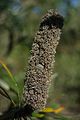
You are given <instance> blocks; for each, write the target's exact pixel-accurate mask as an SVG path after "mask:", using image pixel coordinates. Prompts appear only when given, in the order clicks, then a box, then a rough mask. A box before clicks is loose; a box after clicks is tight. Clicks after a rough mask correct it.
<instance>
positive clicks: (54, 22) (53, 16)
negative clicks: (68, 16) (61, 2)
mask: <svg viewBox="0 0 80 120" xmlns="http://www.w3.org/2000/svg"><path fill="white" fill-rule="evenodd" d="M63 22H64V18H63V16H61V15H59V14H58V13H57V12H55V11H54V10H49V11H48V12H47V14H46V15H45V16H44V17H43V18H42V21H41V24H40V29H42V28H43V26H48V28H49V29H51V28H52V27H53V26H54V27H56V28H60V29H61V28H62V27H63Z"/></svg>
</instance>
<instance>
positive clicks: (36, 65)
mask: <svg viewBox="0 0 80 120" xmlns="http://www.w3.org/2000/svg"><path fill="white" fill-rule="evenodd" d="M63 21H64V20H63V17H62V16H61V15H59V14H58V13H57V12H55V11H54V10H49V11H48V12H47V14H46V15H45V16H44V17H43V18H42V21H41V23H40V26H39V30H38V32H37V33H36V35H35V38H34V42H33V45H32V51H31V57H30V60H29V66H28V72H27V74H26V76H25V84H24V94H23V96H24V102H25V104H26V105H27V104H28V105H30V106H31V107H32V108H33V109H34V110H41V109H43V108H45V105H46V101H47V97H48V90H49V87H50V83H51V76H52V74H53V73H52V72H53V71H52V70H53V66H54V61H55V60H54V58H55V53H56V47H57V45H58V43H59V39H60V35H61V29H62V27H63Z"/></svg>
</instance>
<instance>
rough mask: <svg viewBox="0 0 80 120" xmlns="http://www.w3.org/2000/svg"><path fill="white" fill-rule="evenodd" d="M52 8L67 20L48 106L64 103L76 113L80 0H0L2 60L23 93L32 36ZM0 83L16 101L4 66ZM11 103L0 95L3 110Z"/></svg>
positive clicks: (79, 97) (79, 76)
mask: <svg viewBox="0 0 80 120" xmlns="http://www.w3.org/2000/svg"><path fill="white" fill-rule="evenodd" d="M49 9H57V11H58V12H59V13H60V14H61V15H63V16H64V19H65V22H64V28H63V30H62V35H61V40H60V44H59V45H58V48H57V54H56V58H55V59H56V60H55V61H56V62H55V69H54V80H53V81H52V86H51V88H50V92H49V99H48V106H50V105H51V104H52V103H53V102H54V101H55V102H58V103H60V104H62V105H64V106H65V109H66V110H65V114H75V115H77V114H79V113H80V0H0V60H2V61H3V62H4V63H5V64H6V65H7V66H8V68H9V69H10V71H11V72H12V73H13V76H14V77H15V79H16V80H17V82H18V86H19V91H20V96H22V90H23V85H24V76H25V70H26V68H27V65H28V58H29V56H30V50H31V46H32V42H33V38H34V36H35V32H36V31H37V30H38V27H39V23H40V21H41V18H42V16H43V15H44V14H45V13H46V11H47V10H49ZM0 85H2V86H3V87H4V88H5V89H6V90H7V91H8V93H9V94H10V95H11V97H12V98H13V99H15V100H16V95H15V94H14V93H13V92H12V91H11V89H13V90H15V89H16V88H15V86H14V85H13V83H12V81H11V80H10V78H9V76H8V75H7V73H6V71H5V70H4V69H3V68H2V66H1V65H0ZM16 101H17V100H16ZM6 103H7V104H6ZM9 104H10V102H9V101H8V100H7V99H5V98H4V97H2V96H1V95H0V111H4V110H6V109H7V107H8V106H9Z"/></svg>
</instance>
